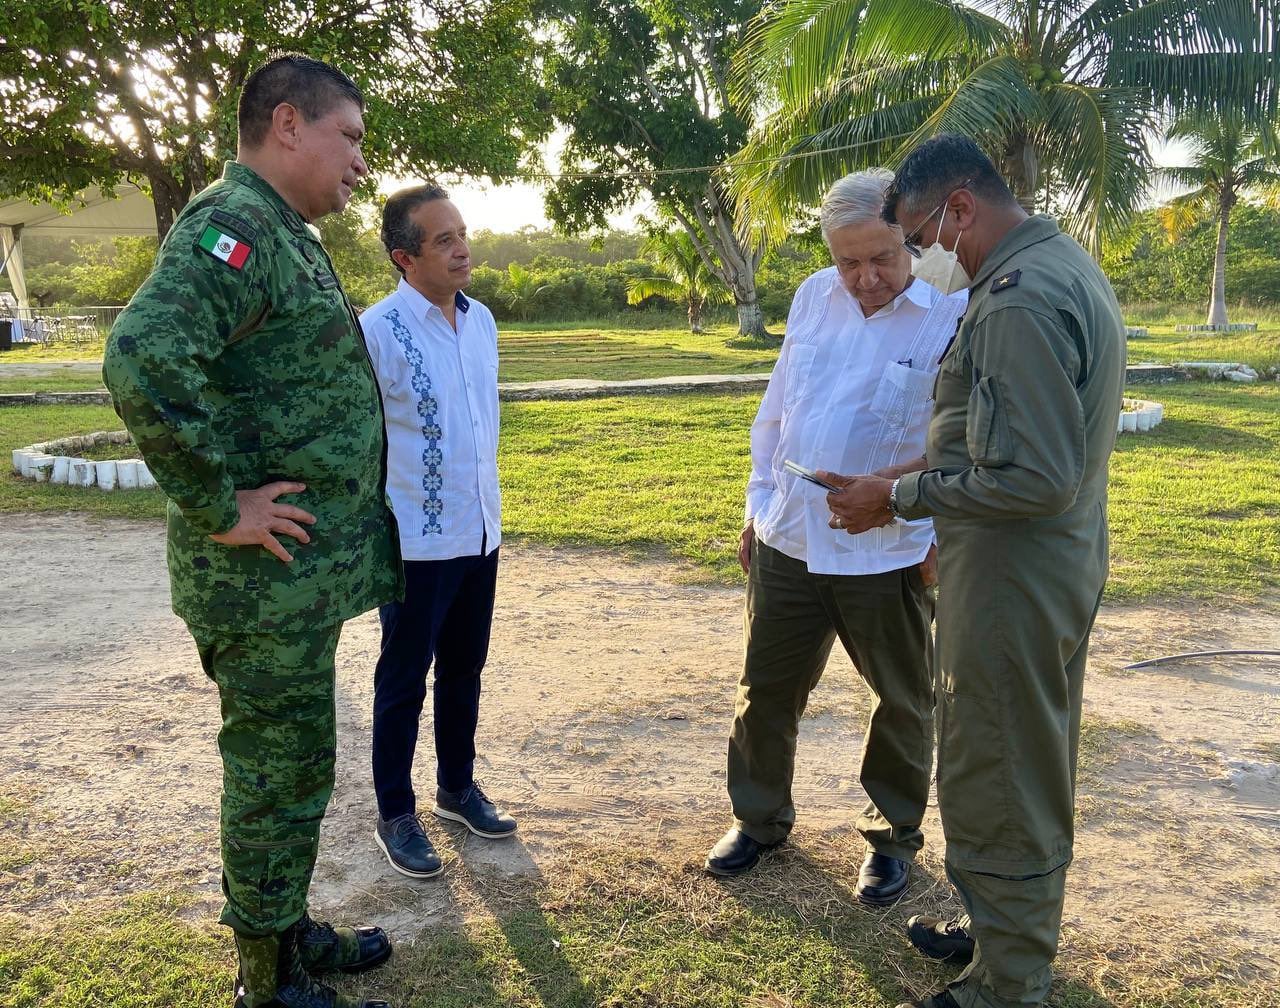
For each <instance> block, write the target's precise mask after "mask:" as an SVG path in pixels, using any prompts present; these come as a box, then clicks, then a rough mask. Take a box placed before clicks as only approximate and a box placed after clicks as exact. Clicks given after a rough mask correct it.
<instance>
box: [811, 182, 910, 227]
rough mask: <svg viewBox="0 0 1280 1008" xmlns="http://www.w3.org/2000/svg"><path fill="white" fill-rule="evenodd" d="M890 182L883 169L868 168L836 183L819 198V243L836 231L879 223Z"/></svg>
mask: <svg viewBox="0 0 1280 1008" xmlns="http://www.w3.org/2000/svg"><path fill="white" fill-rule="evenodd" d="M892 181H893V172H891V171H888V170H886V169H884V168H868V169H866V170H865V171H860V172H854V173H853V174H852V175H846V176H845V177H844V178H842V179H840V180H839V181H837V182H836V184H835V185H833V186H832V187H831V188H830V189H828V190H827V194H826V196H824V197H822V212H821V214H820V215H819V220H820V221H821V222H822V239H823V241H827V240H828V239H829V237H830V235H831V232H832V231H835V230H837V229H839V228H842V227H847V226H848V225H850V224H865V223H866V222H867V221H878V220H880V212H881V210H883V209H884V194H885V191H886V190H887V189H888V188H889V183H890V182H892Z"/></svg>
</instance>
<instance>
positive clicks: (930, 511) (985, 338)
mask: <svg viewBox="0 0 1280 1008" xmlns="http://www.w3.org/2000/svg"><path fill="white" fill-rule="evenodd" d="M1124 375H1125V338H1124V325H1123V321H1122V317H1121V314H1120V309H1119V306H1118V305H1117V303H1116V299H1115V296H1114V294H1113V293H1112V291H1111V285H1110V284H1109V283H1108V282H1107V279H1106V277H1105V276H1104V275H1103V273H1102V271H1101V270H1100V269H1099V268H1098V266H1097V264H1096V263H1095V262H1094V261H1093V259H1092V258H1090V256H1089V255H1088V253H1086V252H1085V251H1084V249H1082V248H1081V247H1080V246H1079V245H1078V244H1077V243H1076V242H1075V241H1074V240H1072V239H1071V238H1070V237H1068V236H1066V235H1064V234H1062V233H1061V232H1060V231H1059V230H1058V226H1057V224H1055V223H1054V222H1053V220H1051V219H1050V218H1048V217H1032V218H1030V219H1028V220H1026V221H1024V222H1023V223H1022V224H1020V225H1018V226H1017V227H1015V228H1014V229H1013V230H1012V231H1011V232H1010V233H1009V234H1008V235H1006V236H1005V238H1004V240H1003V241H1001V242H1000V243H999V245H997V247H996V248H995V249H994V250H993V251H992V253H991V254H990V255H989V256H988V257H987V259H986V261H985V262H984V263H983V265H982V268H981V270H980V271H979V273H978V275H977V276H976V277H975V278H974V283H973V287H972V290H971V294H970V299H969V307H968V309H967V311H966V313H965V316H964V319H963V320H962V322H961V324H960V326H959V328H958V330H957V334H956V339H955V340H954V342H953V343H952V345H951V347H950V349H949V350H948V351H947V353H946V355H945V358H944V359H943V362H942V366H941V368H940V370H939V372H938V378H937V385H936V394H935V399H936V402H935V407H934V416H933V420H932V423H931V424H930V428H929V437H928V442H927V448H926V453H927V454H926V460H927V464H928V468H927V469H926V470H924V471H923V472H918V473H912V474H910V475H908V476H904V477H902V479H901V481H900V482H899V484H898V501H899V507H900V509H901V511H902V513H903V515H904V517H907V518H923V517H927V516H932V517H933V518H934V519H935V521H934V525H935V529H936V530H937V534H938V547H939V553H938V559H939V582H940V585H941V596H940V599H939V604H938V615H937V619H938V665H939V671H938V677H939V719H940V721H941V722H942V723H943V725H944V727H945V731H944V732H943V735H942V742H941V743H940V746H941V748H940V756H939V767H938V775H939V788H940V792H941V789H942V786H943V783H944V782H945V783H946V785H947V791H948V799H949V800H948V805H949V811H950V812H951V815H950V817H949V819H950V821H949V822H946V824H945V829H946V833H947V842H948V854H947V857H948V860H949V861H950V862H952V863H954V864H957V865H959V866H961V867H963V868H967V869H970V870H973V871H979V872H994V873H999V874H1007V875H1011V876H1025V875H1032V874H1036V873H1041V872H1048V871H1052V870H1054V869H1056V868H1058V867H1060V866H1061V865H1063V864H1065V863H1067V862H1068V861H1070V859H1071V849H1072V842H1073V778H1074V769H1075V741H1074V733H1075V730H1076V727H1075V723H1076V721H1078V714H1079V711H1078V707H1079V696H1078V689H1079V678H1078V676H1079V675H1081V674H1082V673H1083V668H1082V667H1080V668H1078V669H1077V665H1080V664H1081V662H1082V659H1083V656H1084V654H1085V652H1086V650H1087V641H1088V635H1089V631H1090V628H1091V627H1092V624H1093V619H1094V615H1095V613H1096V611H1097V606H1098V600H1099V597H1100V594H1101V592H1102V587H1103V584H1104V583H1105V581H1106V576H1107V567H1108V543H1107V508H1106V503H1107V468H1108V460H1109V458H1110V455H1111V450H1112V448H1113V447H1114V444H1115V438H1116V422H1117V419H1118V416H1119V412H1120V405H1121V397H1122V395H1123V391H1124ZM1059 741H1062V742H1063V744H1062V745H1061V746H1059V745H1058V744H1057V743H1058V742H1059ZM1051 742H1052V744H1051ZM945 818H947V817H945V816H944V819H945Z"/></svg>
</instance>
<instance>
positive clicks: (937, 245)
mask: <svg viewBox="0 0 1280 1008" xmlns="http://www.w3.org/2000/svg"><path fill="white" fill-rule="evenodd" d="M942 213H943V220H945V219H946V210H945V209H944V210H943V211H942ZM963 234H964V232H963V231H961V232H960V234H958V235H956V244H955V248H953V249H951V251H950V252H948V251H947V250H946V249H945V248H943V247H942V243H941V242H940V241H938V238H941V237H942V220H940V221H938V236H937V238H935V239H934V242H933V244H932V245H930V246H929V247H928V248H927V249H924V250H923V251H921V253H920V258H919V259H913V260H912V261H911V273H912V275H913V276H916V277H919V278H920V279H921V280H923V281H924V282H925V283H927V284H929V285H931V286H933V287H937V288H938V290H940V291H942V293H943V294H954V293H955V292H956V291H958V290H963V289H964V288H965V287H968V286H969V284H970V282H971V280H970V277H969V274H968V272H967V271H966V270H965V268H964V267H963V266H961V265H960V260H959V259H958V258H956V249H958V248H959V247H960V235H963Z"/></svg>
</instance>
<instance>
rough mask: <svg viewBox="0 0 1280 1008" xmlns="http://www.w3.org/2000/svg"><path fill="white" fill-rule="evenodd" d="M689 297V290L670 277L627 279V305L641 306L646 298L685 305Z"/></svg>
mask: <svg viewBox="0 0 1280 1008" xmlns="http://www.w3.org/2000/svg"><path fill="white" fill-rule="evenodd" d="M688 296H689V288H688V286H686V285H685V284H682V283H677V282H676V281H675V280H672V279H671V278H670V277H629V278H628V279H627V304H633V305H634V304H639V303H640V302H641V301H644V300H645V299H646V298H651V297H660V298H666V299H667V300H668V301H674V302H676V303H677V304H683V303H684V302H685V300H686V299H687V298H688Z"/></svg>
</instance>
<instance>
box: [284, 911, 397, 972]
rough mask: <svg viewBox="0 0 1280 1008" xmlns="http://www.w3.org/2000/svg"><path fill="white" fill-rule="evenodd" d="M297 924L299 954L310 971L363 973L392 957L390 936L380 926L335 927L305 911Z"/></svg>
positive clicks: (304, 965) (305, 967) (303, 966)
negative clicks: (315, 918)
mask: <svg viewBox="0 0 1280 1008" xmlns="http://www.w3.org/2000/svg"><path fill="white" fill-rule="evenodd" d="M296 928H297V931H296V934H297V941H298V956H299V958H301V959H302V968H303V969H305V970H306V971H307V972H309V973H322V972H325V971H326V970H341V971H342V972H343V973H361V972H363V971H364V970H367V969H373V967H375V966H380V965H382V963H384V962H386V961H387V959H389V958H390V957H391V939H390V938H388V937H387V933H386V932H385V931H383V930H382V928H379V927H372V926H370V925H368V924H364V925H360V926H359V927H334V926H333V925H332V924H326V923H324V922H323V921H316V920H313V919H312V918H311V914H309V913H304V914H303V915H302V920H300V921H298V923H297V925H296Z"/></svg>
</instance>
